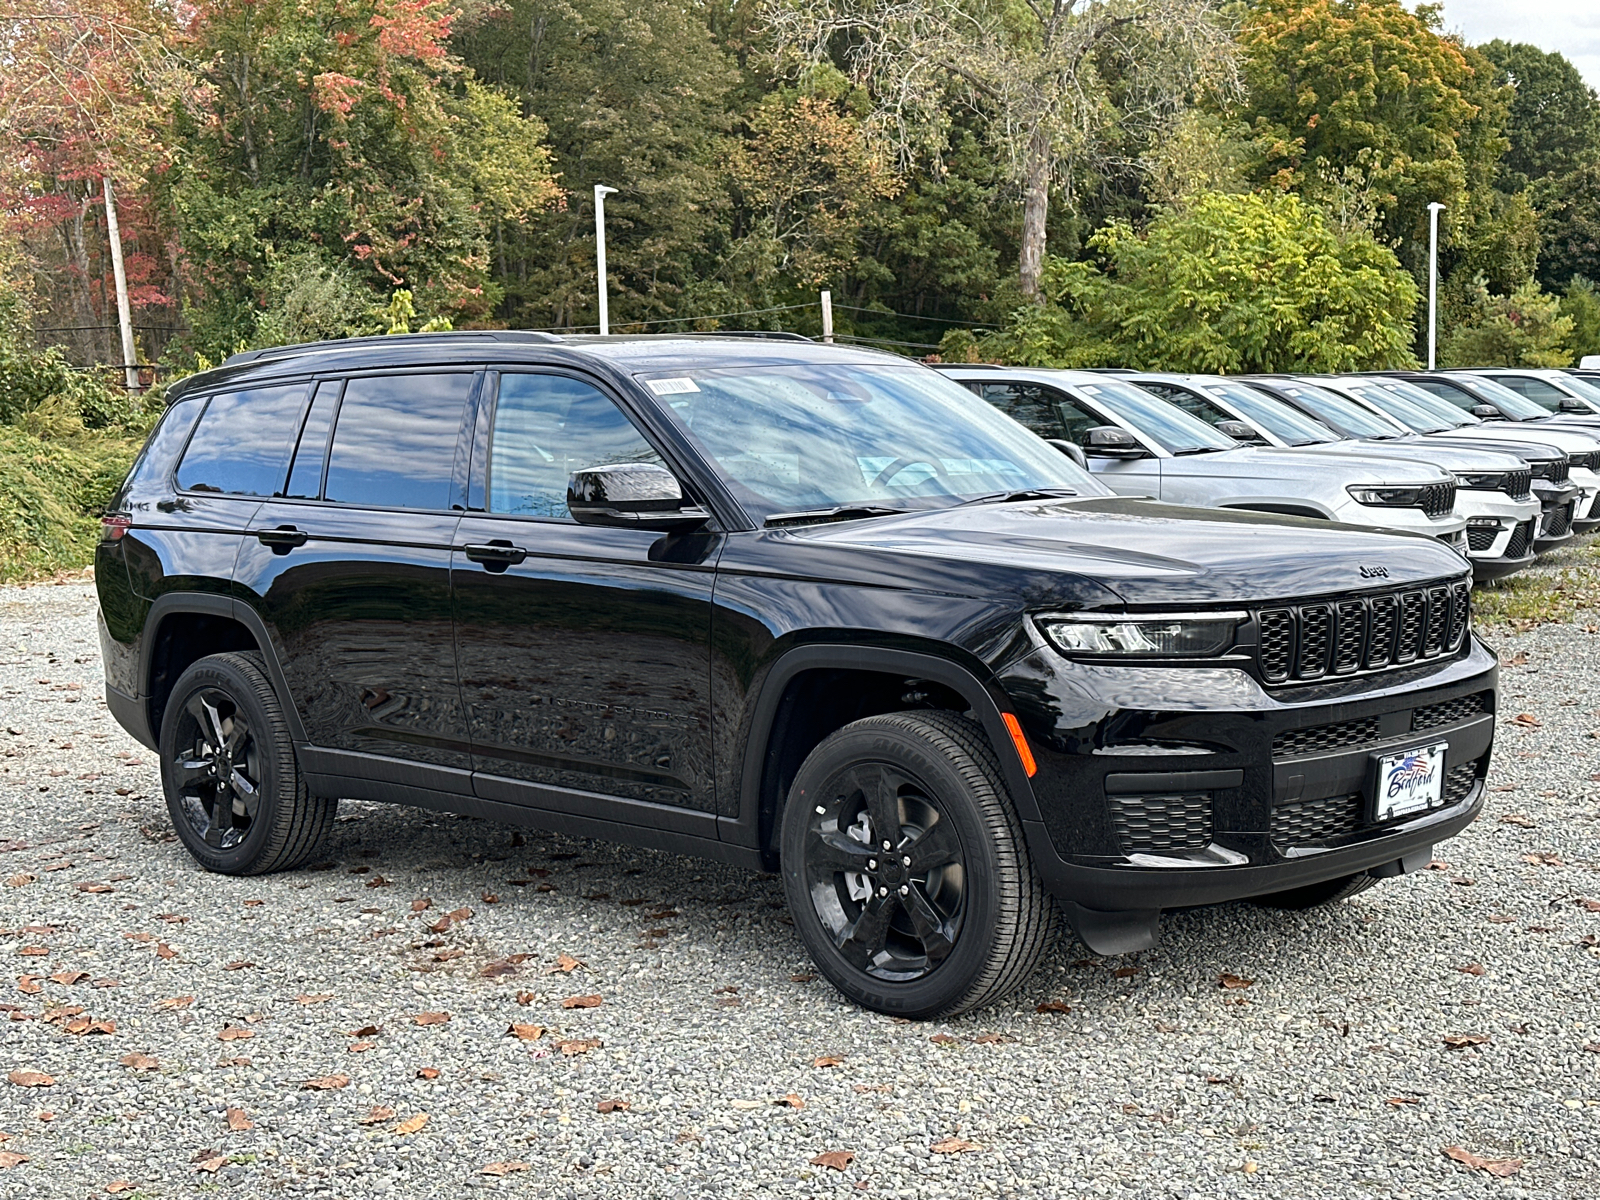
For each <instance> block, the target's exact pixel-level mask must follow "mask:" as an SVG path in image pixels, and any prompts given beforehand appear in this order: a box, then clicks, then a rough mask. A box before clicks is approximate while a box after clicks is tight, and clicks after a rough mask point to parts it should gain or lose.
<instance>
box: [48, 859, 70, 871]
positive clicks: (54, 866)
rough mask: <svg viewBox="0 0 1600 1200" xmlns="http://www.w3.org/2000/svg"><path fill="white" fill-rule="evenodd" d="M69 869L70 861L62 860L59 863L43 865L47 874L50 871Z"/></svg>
mask: <svg viewBox="0 0 1600 1200" xmlns="http://www.w3.org/2000/svg"><path fill="white" fill-rule="evenodd" d="M71 867H72V860H71V859H63V860H62V861H61V862H53V863H45V865H44V869H45V872H46V873H47V874H48V873H50V872H52V871H66V870H69V869H71Z"/></svg>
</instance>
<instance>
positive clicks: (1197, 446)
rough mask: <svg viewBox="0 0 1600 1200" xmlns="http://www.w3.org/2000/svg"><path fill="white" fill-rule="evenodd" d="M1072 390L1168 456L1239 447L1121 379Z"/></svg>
mask: <svg viewBox="0 0 1600 1200" xmlns="http://www.w3.org/2000/svg"><path fill="white" fill-rule="evenodd" d="M1070 386H1071V388H1072V390H1073V391H1075V392H1078V393H1080V394H1081V395H1084V396H1087V397H1088V398H1089V399H1090V400H1093V401H1094V402H1095V403H1097V404H1099V405H1100V407H1101V408H1104V409H1105V410H1106V411H1107V412H1109V413H1111V414H1113V415H1114V416H1116V417H1118V418H1120V419H1121V420H1124V421H1126V422H1127V423H1128V424H1129V425H1132V426H1133V427H1134V428H1135V429H1137V430H1138V431H1139V432H1140V433H1142V434H1144V435H1145V436H1146V437H1147V438H1149V439H1150V440H1151V441H1153V442H1155V443H1156V445H1158V446H1160V447H1161V448H1162V449H1163V450H1165V451H1166V452H1167V453H1168V454H1195V453H1198V452H1199V451H1202V450H1237V449H1238V448H1239V443H1238V442H1236V441H1234V440H1233V439H1232V438H1231V437H1229V436H1228V435H1227V434H1223V433H1218V432H1217V431H1216V430H1215V429H1213V428H1211V426H1209V425H1207V424H1206V423H1205V422H1204V421H1202V420H1201V419H1200V418H1199V417H1196V416H1193V415H1191V414H1190V413H1186V412H1184V411H1183V409H1181V408H1179V407H1178V406H1177V405H1176V404H1173V403H1171V402H1169V401H1166V400H1163V399H1161V398H1160V397H1159V396H1155V395H1153V394H1151V393H1150V392H1147V391H1145V390H1144V389H1143V388H1142V387H1139V386H1138V385H1137V384H1133V383H1127V382H1125V381H1123V380H1121V379H1097V380H1095V381H1094V382H1093V383H1073V384H1071V385H1070Z"/></svg>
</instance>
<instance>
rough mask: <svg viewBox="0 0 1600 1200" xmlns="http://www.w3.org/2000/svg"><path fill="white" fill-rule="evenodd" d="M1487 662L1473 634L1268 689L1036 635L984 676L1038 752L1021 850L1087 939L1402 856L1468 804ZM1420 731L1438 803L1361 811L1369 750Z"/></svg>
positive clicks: (1406, 859)
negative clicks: (1446, 655)
mask: <svg viewBox="0 0 1600 1200" xmlns="http://www.w3.org/2000/svg"><path fill="white" fill-rule="evenodd" d="M1496 677H1497V666H1496V662H1495V659H1494V656H1493V655H1492V654H1490V653H1489V651H1488V650H1487V649H1486V648H1484V647H1483V646H1482V644H1481V643H1479V642H1477V640H1476V639H1472V640H1471V642H1470V645H1469V648H1468V649H1467V650H1466V651H1465V652H1464V653H1462V654H1461V655H1459V656H1458V657H1456V658H1454V659H1451V660H1448V661H1446V662H1442V663H1441V662H1433V663H1429V664H1426V665H1420V666H1415V667H1402V668H1395V669H1392V670H1388V671H1383V672H1379V673H1377V674H1375V675H1371V676H1367V677H1354V678H1347V679H1343V680H1338V681H1332V682H1324V683H1319V684H1308V685H1298V686H1294V687H1285V688H1276V689H1271V690H1269V689H1266V688H1264V687H1263V686H1262V685H1260V684H1259V683H1258V682H1257V681H1256V680H1255V679H1254V678H1253V677H1252V676H1250V675H1249V674H1247V673H1246V672H1245V671H1243V670H1240V669H1233V668H1224V667H1203V668H1188V667H1185V668H1176V667H1174V668H1141V667H1120V666H1116V667H1108V666H1099V665H1091V664H1085V663H1073V662H1069V661H1067V660H1065V659H1062V658H1060V657H1059V656H1057V655H1055V654H1053V653H1051V652H1050V651H1049V650H1047V649H1044V648H1039V649H1037V650H1035V651H1034V652H1033V653H1031V654H1029V655H1027V656H1025V657H1023V658H1021V659H1019V660H1018V661H1016V662H1014V663H1012V664H1011V665H1010V666H1009V667H1007V668H1006V669H1004V670H1003V671H1002V672H1001V673H1000V677H999V682H1000V684H1001V686H1002V687H1003V688H1004V689H1005V691H1006V692H1007V693H1008V694H1009V695H1010V696H1011V698H1012V700H1013V702H1014V704H1015V706H1016V711H1017V715H1018V717H1019V719H1020V720H1021V721H1022V724H1023V728H1024V730H1025V731H1026V733H1027V736H1028V739H1029V742H1030V744H1031V745H1032V747H1033V752H1034V755H1035V758H1036V759H1037V761H1038V767H1039V769H1038V773H1037V774H1036V775H1035V776H1034V778H1033V781H1032V782H1033V791H1034V796H1035V798H1036V800H1037V802H1038V819H1037V820H1029V821H1025V822H1024V828H1025V831H1026V833H1027V836H1028V845H1029V849H1030V851H1031V852H1032V855H1033V860H1034V863H1035V865H1036V867H1037V869H1038V870H1039V872H1040V875H1041V876H1042V878H1043V880H1044V882H1045V884H1046V886H1047V887H1048V888H1049V889H1050V891H1051V892H1052V893H1053V894H1054V895H1055V896H1056V897H1057V898H1058V899H1060V900H1062V901H1063V902H1064V905H1065V907H1066V909H1067V912H1068V914H1069V916H1070V917H1071V918H1072V919H1073V921H1074V924H1075V925H1076V926H1077V928H1078V929H1079V932H1080V934H1081V935H1082V936H1084V938H1085V940H1086V941H1088V942H1089V944H1090V946H1091V948H1094V949H1096V950H1099V951H1100V952H1104V953H1115V952H1120V951H1125V950H1131V949H1137V948H1140V946H1141V945H1149V944H1152V942H1153V939H1154V936H1155V924H1156V920H1157V918H1158V917H1159V913H1160V911H1161V910H1162V909H1166V908H1178V907H1187V906H1190V905H1196V904H1213V903H1217V902H1220V901H1225V900H1235V899H1242V898H1245V897H1249V896H1257V895H1262V894H1265V893H1270V892H1277V891H1283V890H1287V889H1289V888H1294V887H1300V886H1303V885H1307V884H1311V883H1317V882H1320V881H1322V880H1326V879H1333V878H1337V877H1340V876H1344V875H1350V874H1355V873H1357V872H1361V871H1374V872H1377V873H1390V874H1395V873H1399V872H1400V871H1402V870H1405V869H1409V868H1410V867H1413V866H1415V865H1416V861H1417V859H1418V856H1420V855H1422V854H1424V853H1425V852H1426V851H1427V849H1428V848H1429V847H1431V846H1432V845H1433V844H1434V843H1436V842H1438V841H1440V840H1442V839H1444V838H1447V837H1450V836H1452V835H1454V834H1455V833H1457V832H1459V831H1460V830H1461V829H1462V828H1464V827H1465V826H1466V825H1467V824H1469V823H1470V822H1471V821H1472V819H1473V818H1474V817H1475V816H1476V815H1477V813H1478V811H1479V808H1480V807H1481V804H1482V797H1483V780H1484V776H1485V773H1486V771H1487V768H1488V763H1489V756H1490V751H1491V749H1492V746H1493V741H1494V711H1495V702H1496V694H1495V688H1496ZM1437 741H1446V742H1448V743H1449V747H1450V748H1449V749H1448V750H1447V751H1446V760H1445V768H1444V769H1445V772H1446V783H1445V795H1446V801H1447V802H1446V804H1445V805H1444V807H1442V808H1436V809H1434V810H1432V811H1430V812H1427V813H1424V814H1418V815H1416V816H1413V817H1408V818H1403V819H1400V820H1398V821H1391V822H1387V823H1383V824H1375V823H1373V822H1372V820H1371V819H1370V812H1369V807H1368V801H1367V799H1366V795H1367V791H1368V787H1369V785H1368V782H1367V781H1368V772H1369V771H1370V770H1371V763H1372V756H1373V754H1374V753H1375V752H1378V751H1382V752H1384V753H1392V752H1393V751H1395V750H1397V749H1406V748H1409V747H1411V746H1414V745H1415V746H1420V745H1425V744H1428V743H1431V742H1437Z"/></svg>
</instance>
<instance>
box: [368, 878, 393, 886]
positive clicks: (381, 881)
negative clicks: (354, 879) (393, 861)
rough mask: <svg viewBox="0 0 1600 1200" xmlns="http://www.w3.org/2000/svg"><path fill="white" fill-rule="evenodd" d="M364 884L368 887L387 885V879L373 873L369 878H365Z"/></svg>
mask: <svg viewBox="0 0 1600 1200" xmlns="http://www.w3.org/2000/svg"><path fill="white" fill-rule="evenodd" d="M366 886H367V887H369V888H381V887H388V886H389V881H388V880H387V879H385V878H384V877H383V876H382V875H374V876H373V877H372V878H371V879H369V880H367V883H366Z"/></svg>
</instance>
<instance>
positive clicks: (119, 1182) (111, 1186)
mask: <svg viewBox="0 0 1600 1200" xmlns="http://www.w3.org/2000/svg"><path fill="white" fill-rule="evenodd" d="M134 1186H135V1185H134V1184H131V1183H129V1182H128V1181H127V1180H126V1179H113V1180H112V1181H111V1182H110V1183H108V1184H106V1191H108V1192H110V1193H111V1194H112V1195H113V1196H118V1195H121V1194H122V1193H123V1192H131V1191H133V1189H134Z"/></svg>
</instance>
